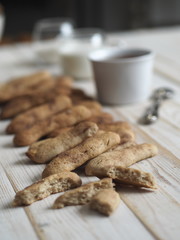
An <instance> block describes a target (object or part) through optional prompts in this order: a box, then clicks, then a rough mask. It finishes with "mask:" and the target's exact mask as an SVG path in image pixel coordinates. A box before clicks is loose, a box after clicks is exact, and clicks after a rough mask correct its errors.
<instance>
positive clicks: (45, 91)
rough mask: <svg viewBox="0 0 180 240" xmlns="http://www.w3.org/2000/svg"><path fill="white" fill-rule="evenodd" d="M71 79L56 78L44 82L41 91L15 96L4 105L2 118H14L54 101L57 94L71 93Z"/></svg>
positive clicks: (0, 115)
mask: <svg viewBox="0 0 180 240" xmlns="http://www.w3.org/2000/svg"><path fill="white" fill-rule="evenodd" d="M70 79H71V78H70ZM70 79H69V78H65V77H62V78H61V80H58V82H57V80H54V81H52V82H47V83H46V84H43V86H42V87H41V88H40V89H39V91H37V90H36V91H35V92H33V93H31V94H29V95H28V94H27V95H23V96H19V97H15V98H13V99H12V100H10V101H9V102H7V103H6V104H5V106H3V108H2V111H1V114H0V118H1V119H6V118H12V117H14V116H16V115H18V114H19V113H22V112H25V111H26V110H29V109H31V108H33V107H35V106H38V105H41V104H44V103H46V102H48V101H52V100H53V99H54V98H56V96H57V95H70V93H71V91H72V90H71V88H70V87H68V86H71V85H70V82H69V80H70ZM56 83H57V84H56ZM66 85H67V86H66Z"/></svg>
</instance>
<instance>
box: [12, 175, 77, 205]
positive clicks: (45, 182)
mask: <svg viewBox="0 0 180 240" xmlns="http://www.w3.org/2000/svg"><path fill="white" fill-rule="evenodd" d="M80 185H81V179H80V177H79V176H78V175H77V174H76V173H72V172H63V173H60V174H54V175H51V176H49V177H47V178H44V179H42V180H40V181H38V182H36V183H34V184H32V185H31V186H29V187H26V188H25V189H24V190H22V191H19V192H17V193H16V196H15V199H14V202H13V205H14V206H20V205H29V204H32V203H33V202H36V201H38V200H41V199H43V198H46V197H48V196H49V195H51V194H54V193H58V192H64V191H66V190H68V189H71V188H75V187H79V186H80Z"/></svg>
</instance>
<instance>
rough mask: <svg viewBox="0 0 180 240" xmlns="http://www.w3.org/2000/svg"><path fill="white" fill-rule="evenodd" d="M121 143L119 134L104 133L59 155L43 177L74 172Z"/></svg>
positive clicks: (44, 172)
mask: <svg viewBox="0 0 180 240" xmlns="http://www.w3.org/2000/svg"><path fill="white" fill-rule="evenodd" d="M119 142H120V137H119V135H118V134H116V133H113V132H103V131H102V133H100V134H96V135H95V136H93V137H90V138H88V139H86V140H85V141H84V142H82V143H81V144H79V145H78V146H76V147H74V148H72V149H70V150H68V151H65V152H63V153H61V154H59V155H58V156H57V157H55V158H54V159H53V160H52V161H51V162H50V163H49V164H48V165H47V166H46V168H45V169H44V171H43V174H42V176H43V177H46V176H49V175H51V174H54V173H57V172H63V171H72V170H74V169H76V168H77V167H79V166H81V165H82V164H84V163H85V162H86V161H88V160H90V159H92V158H94V157H96V156H98V155H100V154H101V153H103V152H105V151H107V150H108V149H110V148H111V147H112V146H114V145H117V144H118V143H119Z"/></svg>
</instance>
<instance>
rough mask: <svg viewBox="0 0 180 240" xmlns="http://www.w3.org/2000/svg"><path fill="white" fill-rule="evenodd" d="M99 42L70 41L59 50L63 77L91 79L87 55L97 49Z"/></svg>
mask: <svg viewBox="0 0 180 240" xmlns="http://www.w3.org/2000/svg"><path fill="white" fill-rule="evenodd" d="M100 46H101V42H98V39H97V41H93V42H86V41H83V40H71V41H69V42H67V43H66V44H64V46H62V47H61V48H60V59H61V65H62V69H63V73H64V74H65V75H70V76H72V77H74V78H76V79H87V78H91V77H92V75H93V74H92V67H91V63H90V61H89V59H88V55H89V53H90V52H92V51H93V50H95V49H99V48H100Z"/></svg>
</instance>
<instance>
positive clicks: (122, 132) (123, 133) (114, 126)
mask: <svg viewBox="0 0 180 240" xmlns="http://www.w3.org/2000/svg"><path fill="white" fill-rule="evenodd" d="M98 127H99V129H101V130H104V131H112V132H115V133H118V134H119V136H120V137H121V144H122V143H126V142H131V141H134V140H135V135H134V132H133V131H132V129H131V126H130V125H129V123H128V122H113V123H110V124H99V125H98Z"/></svg>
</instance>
